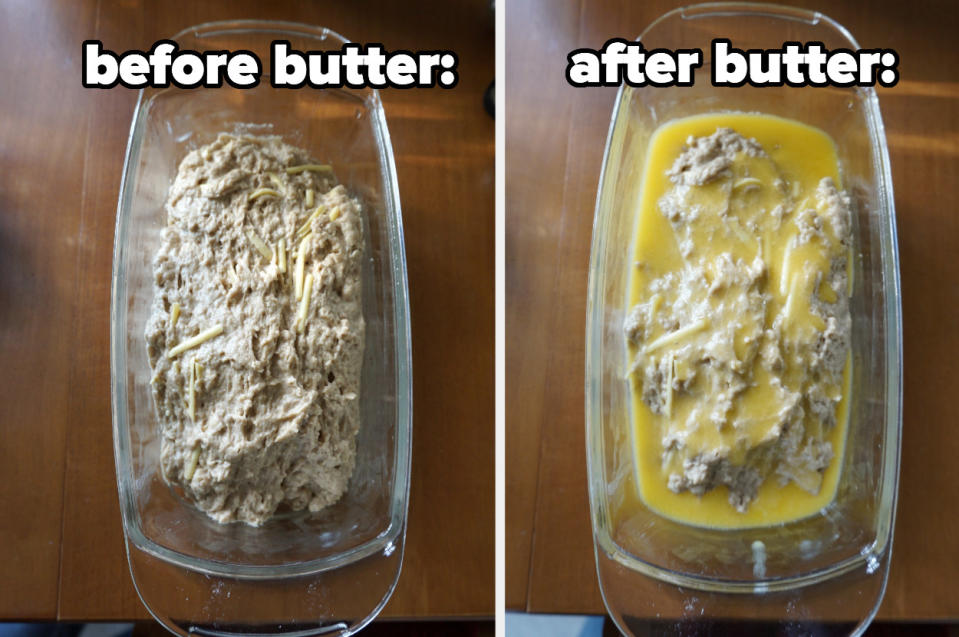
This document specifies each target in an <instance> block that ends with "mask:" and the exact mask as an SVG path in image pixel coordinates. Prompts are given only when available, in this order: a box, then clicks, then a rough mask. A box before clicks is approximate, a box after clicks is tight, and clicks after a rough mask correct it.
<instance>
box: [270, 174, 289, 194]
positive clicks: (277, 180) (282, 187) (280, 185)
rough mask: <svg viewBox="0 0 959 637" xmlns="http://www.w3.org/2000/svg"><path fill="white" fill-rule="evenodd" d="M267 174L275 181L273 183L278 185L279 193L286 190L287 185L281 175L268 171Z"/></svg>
mask: <svg viewBox="0 0 959 637" xmlns="http://www.w3.org/2000/svg"><path fill="white" fill-rule="evenodd" d="M266 176H267V177H269V178H270V181H272V182H273V185H274V186H276V189H277V191H278V192H279V193H285V192H286V185H285V184H284V183H283V180H282V179H280V176H279V175H277V174H276V173H266Z"/></svg>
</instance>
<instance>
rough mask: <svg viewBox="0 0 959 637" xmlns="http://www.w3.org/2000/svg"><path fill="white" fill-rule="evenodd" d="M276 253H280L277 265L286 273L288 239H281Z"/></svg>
mask: <svg viewBox="0 0 959 637" xmlns="http://www.w3.org/2000/svg"><path fill="white" fill-rule="evenodd" d="M276 254H277V255H278V256H277V260H276V265H277V267H278V268H280V272H282V273H283V274H286V239H280V241H279V243H277V244H276Z"/></svg>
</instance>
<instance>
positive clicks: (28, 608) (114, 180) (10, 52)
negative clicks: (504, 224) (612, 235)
mask: <svg viewBox="0 0 959 637" xmlns="http://www.w3.org/2000/svg"><path fill="white" fill-rule="evenodd" d="M420 4H421V5H422V8H421V9H420V10H418V11H412V10H410V8H409V7H407V6H406V5H405V4H402V3H393V2H389V1H383V2H374V1H365V2H353V3H326V2H324V3H319V2H316V3H309V2H292V1H291V2H269V3H267V2H258V1H256V0H248V1H242V2H241V1H230V2H221V3H199V2H193V1H192V0H174V1H164V2H144V3H143V6H141V3H138V2H135V1H132V0H122V1H116V2H108V1H106V0H104V1H103V2H100V1H97V0H81V1H77V2H73V1H68V0H63V1H61V2H56V1H53V0H41V1H38V0H12V1H5V2H3V3H2V4H0V71H2V82H3V86H2V88H0V361H2V363H3V368H4V372H3V378H2V382H0V423H2V428H3V430H2V431H3V433H2V442H0V618H4V619H14V618H20V619H62V620H111V619H121V618H122V619H136V618H146V617H148V615H147V614H146V610H145V609H144V608H143V606H142V605H141V604H140V602H139V600H138V598H137V595H136V593H135V592H134V590H133V586H132V585H131V580H130V576H129V573H128V570H127V565H126V557H125V555H124V551H123V533H122V529H121V524H120V514H119V508H118V504H117V502H118V500H117V492H116V480H115V477H114V468H113V446H112V438H111V416H110V392H109V383H110V364H109V351H108V334H109V307H110V298H109V292H110V271H111V262H112V254H113V230H114V221H115V211H116V202H117V194H118V191H119V185H120V173H121V169H122V166H123V156H124V151H125V149H126V142H127V134H128V132H129V128H130V118H131V116H132V113H133V106H134V103H135V101H136V93H135V92H134V91H130V90H127V89H124V88H116V89H113V90H108V91H101V90H86V89H83V88H81V85H80V52H81V42H82V41H83V40H84V39H87V38H99V39H101V40H103V42H104V45H105V46H106V47H107V48H109V49H112V50H120V51H123V50H127V49H133V48H137V49H146V48H149V46H150V45H151V44H152V43H153V42H154V41H156V40H157V39H160V38H163V37H168V36H170V35H173V34H174V33H176V32H177V31H179V30H180V29H182V28H184V27H188V26H190V25H193V24H198V23H201V22H206V21H210V20H222V19H229V18H238V17H244V18H272V19H283V20H294V21H301V22H307V23H314V24H322V25H324V26H327V27H330V28H332V29H333V30H335V31H337V32H340V33H342V34H345V35H346V36H347V37H350V38H351V39H353V40H356V41H360V42H364V41H375V42H382V43H384V45H385V46H386V48H387V49H389V50H395V49H408V50H421V49H454V50H455V51H456V52H457V53H458V54H459V60H460V66H459V70H460V83H459V86H457V87H456V89H454V90H450V91H444V90H440V89H413V90H409V91H397V90H387V91H384V92H383V93H382V97H383V100H384V103H385V110H386V115H387V119H388V122H389V126H390V132H391V134H392V138H393V144H394V149H395V151H396V160H397V170H398V173H399V186H400V192H401V198H402V205H403V217H404V222H405V230H406V249H407V257H408V266H409V275H410V293H411V305H412V325H413V327H412V331H413V334H412V336H413V348H414V351H413V369H414V382H413V386H414V392H415V394H414V405H415V410H414V414H415V415H414V437H413V447H414V449H413V475H412V494H411V501H410V517H409V525H408V529H409V530H408V534H407V545H406V557H405V560H404V565H403V574H402V576H401V578H400V581H399V585H398V587H397V589H396V592H395V593H394V595H393V597H392V600H391V601H390V603H389V605H388V606H387V607H386V609H385V611H384V613H383V615H384V616H386V617H454V616H455V617H463V616H472V617H477V616H489V615H491V614H492V613H493V597H494V594H493V550H494V549H493V546H494V541H493V535H492V527H493V359H492V357H493V304H494V296H493V225H494V221H493V209H494V197H493V175H494V134H493V129H494V124H493V120H492V118H490V117H489V116H488V115H487V114H486V113H485V112H484V110H483V107H482V96H483V92H484V90H485V89H486V87H487V85H488V84H489V82H490V81H491V80H492V79H493V73H494V64H493V57H494V55H493V39H494V26H493V16H492V14H491V12H490V11H489V4H488V2H486V0H474V1H471V2H457V3H447V2H443V1H440V0H435V1H424V2H422V3H420Z"/></svg>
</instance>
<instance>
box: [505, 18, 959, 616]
mask: <svg viewBox="0 0 959 637" xmlns="http://www.w3.org/2000/svg"><path fill="white" fill-rule="evenodd" d="M796 4H800V5H809V7H810V8H814V7H813V6H812V5H813V4H819V5H820V7H821V6H829V9H828V10H827V12H828V13H829V14H830V16H831V17H833V18H835V19H836V20H838V21H839V22H840V23H842V24H844V25H845V26H846V27H848V28H849V29H850V30H851V32H852V33H853V35H854V36H855V37H856V38H857V39H858V40H859V42H860V44H861V45H862V46H863V47H867V48H870V47H891V48H893V49H895V50H897V51H898V52H899V54H900V56H901V65H900V70H901V73H902V78H903V79H902V81H901V82H900V84H899V85H898V86H897V87H895V88H893V89H888V90H886V89H883V90H880V93H879V94H880V105H881V108H882V114H883V118H884V121H885V126H886V133H887V136H888V140H889V149H890V154H891V157H892V170H893V181H894V185H895V193H896V213H897V217H898V220H899V222H898V227H899V249H900V256H901V260H902V270H901V271H902V289H903V299H902V303H903V323H904V350H905V363H904V364H905V370H904V379H905V390H904V393H905V400H904V419H903V429H904V435H903V450H902V471H901V482H900V488H899V512H898V517H897V522H896V536H895V545H894V550H893V560H892V567H891V572H890V576H889V586H888V590H887V591H886V596H885V601H884V602H883V605H882V608H881V610H880V614H879V617H880V618H885V619H955V618H957V617H959V594H957V593H956V583H957V582H959V576H957V575H956V565H957V564H959V533H956V532H955V529H957V528H959V507H956V506H954V502H955V493H956V489H957V488H959V462H956V458H957V457H959V436H956V434H955V430H956V424H955V421H956V416H955V412H956V409H955V402H954V401H955V396H956V378H957V376H959V332H957V331H956V329H955V315H956V308H957V307H959V261H957V259H956V255H957V254H959V214H957V213H956V210H955V201H956V200H957V199H959V51H957V49H956V48H955V45H954V43H955V39H956V35H955V34H956V33H957V32H959V6H957V5H955V4H954V3H949V2H928V3H925V2H923V3H919V2H893V1H891V0H889V1H882V2H872V3H858V2H850V3H848V4H847V3H813V2H802V1H798V0H797V2H796ZM673 6H676V5H673V4H672V3H668V2H664V1H658V2H654V1H649V2H631V1H629V0H595V1H594V0H588V1H587V0H583V1H582V2H555V1H554V0H513V1H512V2H510V3H509V4H508V5H507V8H506V11H507V14H506V24H507V52H508V57H507V64H506V67H507V71H506V73H507V77H506V85H507V104H506V113H507V124H506V126H507V128H506V138H507V149H506V152H507V186H506V210H507V212H506V224H507V227H506V234H507V249H506V255H507V274H506V280H507V295H506V298H507V350H506V351H507V383H506V386H507V388H508V389H507V396H506V417H507V423H508V424H507V432H508V433H507V440H506V445H507V447H506V449H507V452H506V453H507V489H506V496H507V527H506V529H507V530H506V545H507V554H506V564H507V581H506V603H507V608H511V609H522V610H529V611H534V612H582V613H600V612H604V609H603V602H602V599H601V598H600V594H599V588H598V586H597V582H596V574H595V567H594V563H593V547H592V540H591V533H590V523H589V507H588V500H587V493H586V456H585V450H584V425H583V412H584V409H583V386H584V378H583V373H584V358H583V352H584V334H585V318H586V280H587V262H588V259H589V242H590V236H591V229H592V221H593V206H594V203H595V197H596V187H597V184H598V179H599V170H600V162H601V160H602V153H603V147H604V143H605V140H606V133H607V128H608V125H609V117H610V113H611V110H612V105H613V98H614V95H615V90H614V89H573V88H570V87H569V86H568V85H567V84H566V82H565V79H564V69H565V66H566V54H567V52H569V51H570V50H572V49H574V48H577V47H593V48H597V47H599V46H601V45H602V44H603V42H605V41H606V40H607V39H608V38H611V37H614V36H623V37H628V38H632V37H635V36H636V35H637V34H639V33H640V32H641V31H642V30H643V29H644V28H645V27H646V26H647V25H648V24H649V23H650V22H652V20H654V19H655V18H656V17H657V16H659V15H660V14H662V13H664V12H665V11H667V10H669V9H670V8H672V7H673Z"/></svg>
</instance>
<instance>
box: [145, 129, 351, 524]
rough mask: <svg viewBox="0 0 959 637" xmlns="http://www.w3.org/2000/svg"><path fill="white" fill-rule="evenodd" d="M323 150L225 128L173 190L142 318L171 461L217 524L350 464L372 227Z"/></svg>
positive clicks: (173, 477)
mask: <svg viewBox="0 0 959 637" xmlns="http://www.w3.org/2000/svg"><path fill="white" fill-rule="evenodd" d="M316 164H317V162H316V161H315V160H313V159H311V158H310V157H309V155H308V154H307V153H306V151H304V150H302V149H299V148H296V147H294V146H290V145H288V144H285V143H284V142H283V141H282V140H281V139H280V138H278V137H245V136H233V135H227V134H221V135H220V136H219V137H218V138H217V139H216V141H214V142H213V143H211V144H209V145H206V146H203V147H202V148H198V149H196V150H194V151H192V152H191V153H189V154H188V155H187V156H186V157H185V158H184V159H183V161H182V162H181V164H180V167H179V172H178V173H177V175H176V179H175V181H174V183H173V185H172V187H171V188H170V192H169V197H168V200H167V202H166V211H167V214H168V220H169V225H168V226H167V227H166V228H164V229H163V231H162V244H161V246H160V249H159V251H158V253H157V254H156V257H155V260H154V273H155V279H154V301H153V307H152V314H151V316H150V318H149V320H148V322H147V327H146V340H147V351H148V354H149V359H150V365H151V367H152V369H153V379H152V381H151V382H152V385H153V396H154V401H155V404H156V408H157V414H158V419H159V422H160V427H161V432H162V449H161V467H162V472H163V476H164V477H165V479H166V480H167V481H168V482H169V483H170V484H171V485H173V486H174V487H175V488H178V489H182V491H183V493H184V494H185V495H186V497H187V498H188V499H190V500H191V501H193V502H194V503H196V505H197V506H198V507H199V508H200V509H202V510H203V511H205V512H206V513H207V514H209V515H210V516H211V517H212V518H213V519H215V520H217V521H218V522H232V521H236V520H239V521H243V522H247V523H250V524H254V525H259V524H262V523H263V522H265V521H266V520H268V519H269V518H270V517H271V516H273V515H274V514H276V513H277V512H281V511H283V510H293V511H296V510H302V509H309V511H311V512H316V511H319V510H321V509H323V508H324V507H326V506H329V505H330V504H332V503H334V502H336V501H337V500H338V499H339V498H340V497H341V496H342V495H343V493H344V492H345V491H346V488H347V484H348V482H349V479H350V476H351V474H352V472H353V468H354V464H355V456H356V449H355V444H356V443H355V436H356V433H357V430H358V428H359V393H360V387H359V385H360V369H361V366H362V360H363V347H364V322H363V314H362V307H361V293H362V283H361V269H362V258H363V246H364V241H363V226H362V221H361V213H360V206H359V203H358V202H357V201H356V200H355V199H353V198H351V197H350V195H349V194H348V193H347V191H346V189H345V188H344V187H343V186H342V185H337V182H336V179H335V178H334V176H333V173H332V170H331V169H330V168H329V167H326V166H316ZM298 166H299V167H301V168H294V169H293V170H292V171H287V169H288V168H291V167H298ZM303 166H308V168H302V167H303ZM264 189H266V190H264ZM310 191H312V192H310ZM311 200H312V201H311ZM319 208H322V209H321V210H320V212H319V213H318V214H313V213H314V212H315V211H316V210H317V209H319ZM308 219H312V220H311V221H310V222H309V228H310V234H309V235H308V237H307V239H306V242H305V247H304V250H305V259H304V288H303V289H304V291H303V295H302V296H306V295H307V294H308V295H309V296H308V299H307V300H308V304H307V305H306V306H305V310H306V314H305V316H304V319H305V320H303V321H302V324H301V325H298V322H299V321H298V318H299V313H300V308H301V305H302V304H303V301H302V300H298V299H297V298H296V294H295V288H296V280H295V279H296V274H295V272H296V264H297V253H298V248H299V244H300V237H302V236H303V234H305V231H304V233H303V234H298V230H299V229H300V228H301V227H302V226H304V225H305V222H306V221H307V220H308ZM281 239H282V240H283V242H284V243H285V250H284V251H283V255H281V254H280V251H279V249H278V247H279V243H280V240H281ZM262 250H266V252H267V254H269V255H270V256H271V258H266V256H264V255H263V254H262V253H261V251H262ZM284 257H285V258H284ZM284 262H285V263H284ZM284 265H285V268H284V267H283V266H284ZM281 270H285V271H281ZM310 274H311V275H312V277H309V276H307V275H310ZM310 279H311V280H310ZM305 283H311V285H310V287H309V290H308V291H307V290H306V286H305ZM174 315H177V316H176V317H174ZM217 326H218V327H219V328H220V329H221V332H220V333H218V334H216V335H214V336H213V337H212V338H210V339H209V340H206V341H205V342H203V343H201V344H199V345H198V346H195V347H191V348H189V349H187V350H186V351H182V352H179V353H177V352H176V350H175V349H174V348H175V347H177V346H178V345H180V344H184V343H186V342H187V341H188V339H190V338H191V337H194V336H196V335H197V334H201V333H203V332H204V331H207V330H212V331H216V330H215V328H216V327H217ZM298 327H300V329H298ZM171 353H173V354H175V355H173V356H171ZM191 377H192V378H193V391H192V394H193V399H192V400H193V409H192V414H191V408H190V403H191V397H190V396H191V390H190V387H191Z"/></svg>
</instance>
